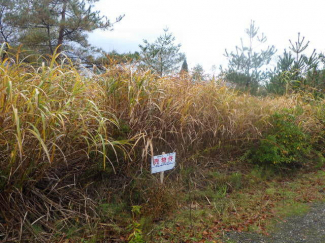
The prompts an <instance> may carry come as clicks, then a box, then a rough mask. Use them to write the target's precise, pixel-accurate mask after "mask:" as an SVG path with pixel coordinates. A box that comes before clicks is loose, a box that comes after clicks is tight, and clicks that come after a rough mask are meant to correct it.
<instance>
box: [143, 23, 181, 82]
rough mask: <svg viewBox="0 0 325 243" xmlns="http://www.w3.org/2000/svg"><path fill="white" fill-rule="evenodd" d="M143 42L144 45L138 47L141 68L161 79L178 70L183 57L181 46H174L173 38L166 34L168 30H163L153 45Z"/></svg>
mask: <svg viewBox="0 0 325 243" xmlns="http://www.w3.org/2000/svg"><path fill="white" fill-rule="evenodd" d="M143 42H144V45H139V47H140V49H141V52H140V59H141V63H142V66H143V67H145V68H149V69H151V70H152V71H154V72H155V73H157V74H158V75H159V76H161V77H162V76H165V75H168V74H171V73H173V72H175V71H177V70H179V68H180V63H181V62H182V61H183V60H184V58H185V56H184V54H183V53H181V52H180V47H181V44H174V42H175V37H174V36H173V34H172V33H169V32H168V28H166V29H164V34H163V35H161V36H159V37H158V38H157V40H156V41H155V42H154V43H149V42H148V41H147V40H143Z"/></svg>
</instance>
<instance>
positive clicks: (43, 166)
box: [0, 55, 325, 242]
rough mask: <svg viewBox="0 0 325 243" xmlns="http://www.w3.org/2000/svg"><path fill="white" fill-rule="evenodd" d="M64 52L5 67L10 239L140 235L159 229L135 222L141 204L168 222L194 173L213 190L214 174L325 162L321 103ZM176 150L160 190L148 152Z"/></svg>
mask: <svg viewBox="0 0 325 243" xmlns="http://www.w3.org/2000/svg"><path fill="white" fill-rule="evenodd" d="M55 59H56V58H55V57H53V58H52V59H49V60H46V59H45V58H43V57H40V58H39V59H38V63H42V62H43V64H41V65H37V64H28V63H27V62H25V61H24V60H21V59H20V57H19V56H18V55H17V56H12V57H10V58H7V59H5V60H4V61H3V62H2V63H0V92H1V93H0V124H1V126H0V240H3V241H5V242H10V241H19V240H23V241H49V242H60V241H63V240H65V239H73V240H74V242H80V241H81V240H83V241H84V242H85V241H86V240H89V239H93V240H94V241H96V240H99V241H100V240H104V239H106V240H110V241H113V240H114V239H119V240H121V239H122V240H123V239H124V240H127V239H129V240H131V241H132V240H133V242H135V241H136V239H138V242H141V241H140V240H141V238H145V237H146V236H145V235H144V234H143V232H144V231H146V230H147V231H148V232H150V230H151V229H150V228H149V229H148V227H147V226H146V227H147V228H146V227H144V226H143V225H142V224H140V223H139V224H138V223H137V221H136V218H137V216H136V214H137V212H138V211H139V210H140V207H141V212H142V214H143V212H145V213H144V214H145V216H146V218H147V219H148V220H149V219H150V220H149V221H150V223H147V225H148V224H149V225H152V224H153V223H154V222H159V221H160V220H162V219H164V217H166V216H167V214H168V213H172V212H173V209H177V208H179V207H181V205H180V203H181V201H179V200H178V199H177V197H176V196H175V195H182V194H184V195H185V194H187V193H188V190H189V187H190V185H191V183H192V181H193V180H192V179H193V176H194V177H195V178H196V180H198V179H197V178H200V179H199V180H200V181H201V182H202V183H203V185H204V186H208V184H209V183H208V180H207V178H206V177H207V176H208V174H207V173H206V172H207V171H209V173H214V172H216V171H222V172H224V173H225V174H226V175H229V176H231V173H235V172H236V171H237V170H238V171H248V170H250V169H249V168H252V167H253V166H255V165H257V166H259V167H261V168H262V167H263V168H264V167H267V168H271V169H272V170H274V171H276V173H280V172H281V173H284V172H286V173H287V171H292V170H297V169H301V168H304V169H312V168H315V167H318V168H321V167H322V166H323V164H324V156H325V150H324V147H325V146H324V144H325V129H324V128H325V101H324V100H322V99H314V98H313V96H311V95H309V94H303V93H296V94H290V95H287V96H281V97H254V96H250V95H248V94H245V93H238V92H237V91H235V90H232V89H230V88H227V87H226V86H225V85H223V83H222V82H221V81H220V80H218V81H209V82H202V83H192V82H191V81H190V79H189V78H188V77H186V76H185V75H184V76H177V77H165V78H159V77H157V76H155V75H153V74H151V73H150V72H140V71H135V69H134V68H130V67H129V66H125V67H121V66H110V67H107V70H106V71H105V72H104V73H102V74H93V75H91V76H87V75H85V74H83V72H82V71H80V70H79V69H78V67H76V66H74V65H73V64H71V62H70V60H69V59H64V58H63V59H61V60H60V63H57V62H56V61H55ZM173 151H176V153H177V168H176V169H174V170H173V171H170V172H167V177H166V180H165V181H166V184H165V185H164V186H161V185H159V183H158V179H157V177H156V175H151V174H150V158H151V156H152V155H156V154H160V153H162V152H173ZM238 173H239V172H238ZM234 180H235V179H234ZM210 186H211V185H210ZM218 190H219V189H218ZM223 190H224V192H223V193H230V191H231V189H230V187H229V186H228V187H227V184H225V188H224V189H223ZM220 193H222V190H221V192H220ZM208 200H209V199H208ZM132 215H133V217H132ZM214 220H216V221H217V220H218V218H216V219H214ZM128 226H129V227H128ZM120 236H123V237H122V238H120Z"/></svg>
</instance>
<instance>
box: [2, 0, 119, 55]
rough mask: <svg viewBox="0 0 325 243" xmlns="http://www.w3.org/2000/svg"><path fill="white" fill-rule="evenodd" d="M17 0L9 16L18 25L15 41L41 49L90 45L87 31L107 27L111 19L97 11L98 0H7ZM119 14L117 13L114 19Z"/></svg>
mask: <svg viewBox="0 0 325 243" xmlns="http://www.w3.org/2000/svg"><path fill="white" fill-rule="evenodd" d="M7 1H8V2H10V3H13V2H16V3H15V4H16V5H17V2H18V8H19V9H18V10H17V11H16V12H15V13H14V14H13V16H12V17H14V18H15V19H16V21H15V23H14V25H15V26H16V27H18V28H19V29H20V33H19V42H20V43H22V44H24V45H25V46H28V47H29V48H32V49H35V50H40V51H41V52H43V53H50V54H53V53H54V50H55V49H57V52H58V53H59V52H61V51H62V50H65V51H66V52H68V53H70V54H71V55H76V53H77V52H76V51H75V50H77V49H83V50H86V49H87V48H90V45H89V43H88V41H87V32H91V31H94V30H96V29H103V30H109V29H111V28H112V26H113V23H112V22H111V21H110V20H109V19H107V17H105V16H101V15H100V12H99V11H94V10H93V7H94V3H95V2H98V1H99V0H7ZM122 18H123V16H119V17H118V18H117V19H116V22H118V21H120V20H121V19H122Z"/></svg>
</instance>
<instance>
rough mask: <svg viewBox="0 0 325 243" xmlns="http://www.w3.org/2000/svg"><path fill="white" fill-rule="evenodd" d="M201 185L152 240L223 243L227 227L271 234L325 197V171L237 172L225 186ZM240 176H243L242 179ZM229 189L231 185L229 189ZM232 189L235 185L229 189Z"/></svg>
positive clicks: (155, 230) (152, 233)
mask: <svg viewBox="0 0 325 243" xmlns="http://www.w3.org/2000/svg"><path fill="white" fill-rule="evenodd" d="M214 176H215V179H216V181H215V182H219V185H220V186H217V187H215V188H214V189H213V188H211V186H210V185H208V186H207V187H206V188H205V190H202V188H199V187H196V188H193V189H192V191H191V194H192V195H191V197H188V195H183V197H184V201H183V204H182V206H181V207H180V208H179V209H178V210H177V211H176V213H174V214H172V215H171V216H170V217H168V219H166V220H164V221H162V222H160V223H159V224H157V225H156V226H155V227H154V228H153V229H152V230H151V231H150V232H149V234H148V240H149V241H150V242H223V241H222V240H221V239H222V237H223V236H224V234H225V233H226V232H228V231H238V232H241V231H251V232H258V233H262V234H269V233H270V232H272V230H273V228H274V227H273V226H274V225H275V223H276V222H279V221H281V220H282V219H283V218H284V217H286V216H291V215H297V214H302V213H305V212H307V211H308V207H309V206H308V203H310V202H314V201H324V200H325V194H324V189H325V171H324V170H319V171H316V172H309V173H303V172H301V173H299V174H297V175H295V176H292V177H287V178H284V177H283V176H272V178H265V177H264V176H265V174H264V176H263V173H261V171H260V170H257V169H255V170H253V171H252V172H251V173H249V174H247V175H241V176H239V174H238V173H237V174H232V175H230V177H229V176H228V179H229V180H228V181H227V180H224V185H229V188H226V186H224V185H222V183H220V178H222V177H223V178H225V176H224V175H222V174H218V175H214ZM238 178H240V179H238ZM225 188H226V189H225ZM230 188H232V189H230Z"/></svg>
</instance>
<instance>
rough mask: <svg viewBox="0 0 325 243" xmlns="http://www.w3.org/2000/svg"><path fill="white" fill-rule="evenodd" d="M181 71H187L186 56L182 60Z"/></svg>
mask: <svg viewBox="0 0 325 243" xmlns="http://www.w3.org/2000/svg"><path fill="white" fill-rule="evenodd" d="M181 73H188V65H187V61H186V58H185V59H184V61H183V64H182V68H181Z"/></svg>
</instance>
